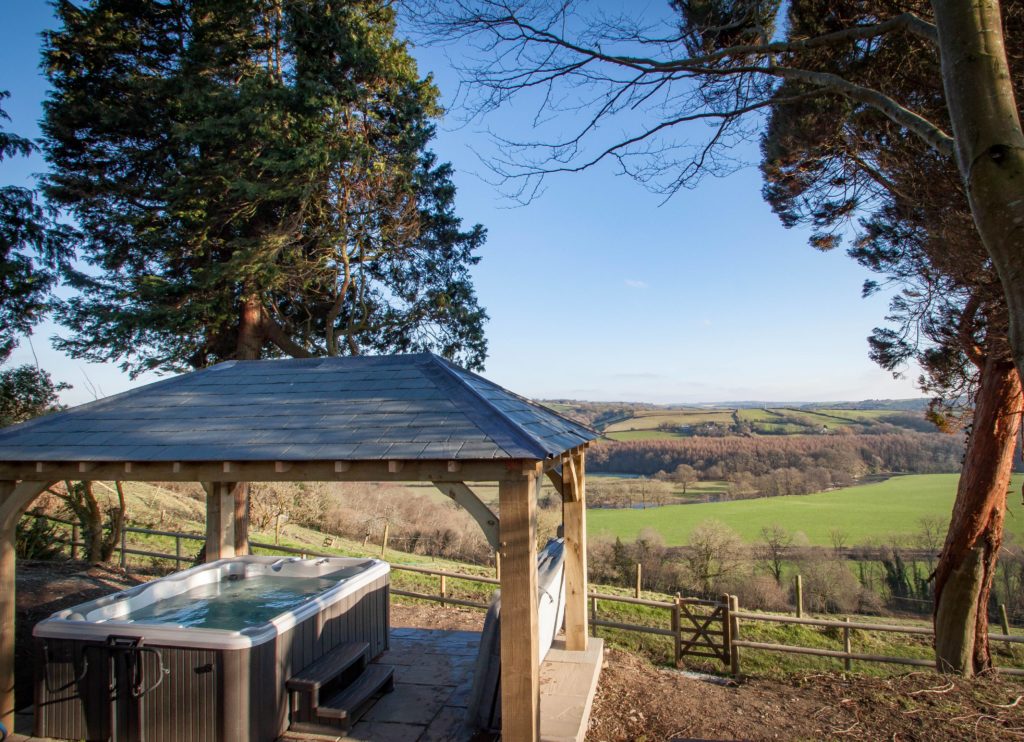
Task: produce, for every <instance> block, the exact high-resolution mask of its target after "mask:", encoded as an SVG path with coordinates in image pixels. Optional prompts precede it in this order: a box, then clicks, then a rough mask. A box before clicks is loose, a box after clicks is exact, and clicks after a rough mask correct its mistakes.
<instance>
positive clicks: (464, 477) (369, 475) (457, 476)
mask: <svg viewBox="0 0 1024 742" xmlns="http://www.w3.org/2000/svg"><path fill="white" fill-rule="evenodd" d="M448 461H449V460H448V459H442V460H436V461H415V460H414V461H402V462H401V463H402V469H401V471H397V472H393V471H389V468H388V464H389V462H388V461H386V460H384V461H377V460H373V461H333V460H332V461H294V462H291V463H292V464H293V465H292V468H291V469H289V470H288V471H284V472H279V471H276V466H275V464H276V461H275V460H269V461H231V462H223V461H160V462H156V461H148V462H142V461H132V462H131V465H132V470H131V475H132V476H131V480H132V481H136V482H433V481H438V482H493V481H516V480H519V479H521V478H522V477H523V476H528V475H531V474H532V472H533V471H534V470H535V469H536V468H537V467H539V466H540V465H541V462H539V461H536V462H535V461H529V460H526V461H523V460H516V461H514V462H511V461H507V460H503V459H486V460H468V461H459V462H458V464H459V470H458V471H456V472H451V471H449V470H448ZM125 463H127V462H125V461H110V462H103V461H97V462H95V464H96V466H95V468H94V469H93V470H92V471H91V472H90V473H89V478H90V479H92V480H96V481H103V480H108V481H113V480H117V479H121V480H123V479H126V477H125V474H126V472H125ZM225 463H226V464H227V466H228V467H229V468H230V471H229V472H225V471H224V466H225ZM78 464H79V462H78V461H54V462H38V469H37V462H35V461H27V462H16V463H0V480H17V481H21V480H26V481H37V482H41V481H48V482H52V481H60V480H62V479H72V480H74V479H78V478H79V474H80V472H79V471H78ZM524 472H525V473H524Z"/></svg>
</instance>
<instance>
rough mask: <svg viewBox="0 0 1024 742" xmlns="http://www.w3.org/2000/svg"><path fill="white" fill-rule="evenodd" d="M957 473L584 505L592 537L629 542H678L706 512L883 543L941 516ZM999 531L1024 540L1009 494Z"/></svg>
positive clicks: (754, 533) (755, 527) (753, 533)
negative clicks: (648, 534)
mask: <svg viewBox="0 0 1024 742" xmlns="http://www.w3.org/2000/svg"><path fill="white" fill-rule="evenodd" d="M1022 482H1024V477H1021V476H1016V477H1014V481H1013V484H1012V486H1011V493H1019V492H1020V488H1021V483H1022ZM956 483H957V475H956V474H922V475H912V476H899V477H893V478H891V479H888V480H886V481H884V482H879V483H876V484H867V485H862V486H859V487H850V488H848V489H842V490H836V491H833V492H820V493H817V494H813V495H796V496H791V497H771V498H761V499H756V500H740V501H735V502H715V503H700V504H694V505H667V506H665V507H660V508H650V509H647V510H603V509H601V510H590V511H588V512H587V524H588V528H589V532H590V534H591V536H597V535H600V534H607V535H612V536H619V537H621V538H623V539H624V540H633V539H635V538H636V536H637V534H639V533H640V531H641V530H643V529H645V528H652V529H654V530H656V531H658V532H659V533H661V534H662V536H664V538H665V542H666V543H667V544H669V545H681V544H685V543H686V540H687V538H688V537H689V534H690V532H691V531H692V530H693V528H694V527H695V526H697V525H698V524H699V523H701V522H702V521H705V520H707V519H709V518H714V519H716V520H720V521H722V522H723V523H725V524H726V525H728V526H729V527H730V528H732V529H734V530H735V531H737V532H738V533H739V534H740V535H741V536H743V538H744V539H746V540H748V541H756V540H758V539H759V538H760V531H761V528H762V527H764V526H767V525H770V524H772V523H779V524H781V525H782V526H784V527H785V528H787V529H789V530H791V531H802V532H803V533H804V534H806V535H807V538H808V540H809V541H810V543H811V544H813V545H821V546H828V545H830V544H831V539H830V535H829V534H830V532H831V531H832V530H833V529H835V528H838V529H840V530H841V531H843V532H844V533H845V534H846V536H847V538H846V543H847V544H851V545H852V544H858V543H867V542H869V541H885V540H886V539H888V538H889V537H890V536H891V535H913V534H915V533H917V532H918V531H919V530H920V525H919V521H920V519H921V518H924V517H928V516H938V517H941V518H948V517H949V514H950V512H951V510H952V506H953V500H954V497H955V495H956ZM1008 499H1009V512H1008V514H1007V518H1006V530H1007V531H1008V532H1009V533H1011V534H1013V538H1014V540H1015V541H1016V542H1017V543H1021V542H1024V508H1022V507H1021V504H1020V497H1019V495H1014V494H1011V496H1010V497H1009V498H1008Z"/></svg>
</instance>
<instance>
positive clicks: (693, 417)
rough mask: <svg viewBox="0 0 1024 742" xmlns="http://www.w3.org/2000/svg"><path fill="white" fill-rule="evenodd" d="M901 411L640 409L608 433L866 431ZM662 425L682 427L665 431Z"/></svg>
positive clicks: (624, 437) (626, 437)
mask: <svg viewBox="0 0 1024 742" xmlns="http://www.w3.org/2000/svg"><path fill="white" fill-rule="evenodd" d="M898 414H901V413H899V412H898V411H894V410H833V409H828V408H822V409H820V410H812V409H806V410H805V409H796V408H789V407H778V408H773V409H764V408H760V407H754V408H740V409H723V408H671V409H654V410H637V411H636V412H635V414H634V415H633V416H632V417H630V418H628V419H626V420H619V421H618V422H615V423H612V424H611V425H609V426H608V427H607V428H605V430H604V432H605V435H606V436H607V437H608V438H610V439H612V440H616V441H642V440H658V439H668V438H679V437H685V436H687V435H691V434H693V431H694V430H696V429H697V428H698V427H699V426H701V425H705V424H708V423H713V424H715V425H720V426H725V427H727V428H728V427H734V423H736V422H741V423H746V424H747V425H748V426H749V427H748V428H747V430H746V431H745V433H746V434H750V433H753V434H754V435H801V434H807V433H819V432H822V429H823V428H825V429H828V430H832V431H834V430H837V429H843V428H845V429H850V430H853V431H854V432H862V431H864V430H865V429H866V428H870V427H872V426H875V425H878V424H879V423H884V422H887V418H890V417H892V416H894V415H898ZM662 426H666V427H669V428H677V429H679V430H662V429H660V428H661V427H662ZM736 432H739V431H736Z"/></svg>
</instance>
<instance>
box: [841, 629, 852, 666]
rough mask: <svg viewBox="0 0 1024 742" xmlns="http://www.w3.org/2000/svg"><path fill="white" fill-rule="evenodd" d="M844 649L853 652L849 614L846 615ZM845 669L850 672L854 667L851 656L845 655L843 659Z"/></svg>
mask: <svg viewBox="0 0 1024 742" xmlns="http://www.w3.org/2000/svg"><path fill="white" fill-rule="evenodd" d="M843 651H844V652H846V654H851V653H852V652H853V644H852V643H851V641H850V617H849V616H847V617H846V626H844V627H843ZM843 669H845V670H846V671H847V672H850V670H852V669H853V660H852V659H850V658H849V657H845V658H844V659H843Z"/></svg>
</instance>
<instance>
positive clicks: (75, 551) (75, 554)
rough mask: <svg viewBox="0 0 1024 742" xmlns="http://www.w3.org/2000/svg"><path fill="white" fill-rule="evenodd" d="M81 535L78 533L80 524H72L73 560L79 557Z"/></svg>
mask: <svg viewBox="0 0 1024 742" xmlns="http://www.w3.org/2000/svg"><path fill="white" fill-rule="evenodd" d="M79 538H81V535H80V534H79V533H78V524H77V523H72V524H71V560H72V561H74V560H76V559H78V539H79Z"/></svg>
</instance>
